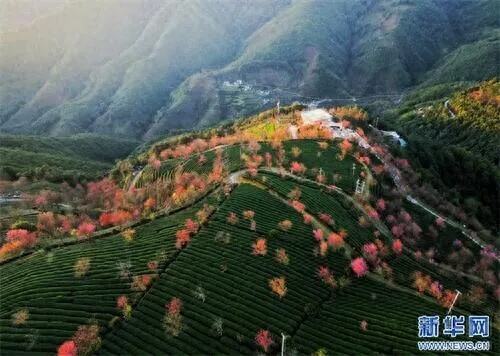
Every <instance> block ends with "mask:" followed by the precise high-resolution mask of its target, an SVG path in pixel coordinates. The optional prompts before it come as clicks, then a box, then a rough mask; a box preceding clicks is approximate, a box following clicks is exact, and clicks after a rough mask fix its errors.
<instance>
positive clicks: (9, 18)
mask: <svg viewBox="0 0 500 356" xmlns="http://www.w3.org/2000/svg"><path fill="white" fill-rule="evenodd" d="M71 1H78V0H0V31H1V32H4V31H14V30H17V29H19V28H21V27H23V26H26V25H28V24H30V23H31V22H32V21H33V20H34V19H36V18H37V17H40V16H45V15H47V14H50V13H52V12H54V11H57V10H59V9H60V8H61V7H62V6H64V4H65V3H68V2H71Z"/></svg>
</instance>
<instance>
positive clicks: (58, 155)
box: [0, 134, 138, 183]
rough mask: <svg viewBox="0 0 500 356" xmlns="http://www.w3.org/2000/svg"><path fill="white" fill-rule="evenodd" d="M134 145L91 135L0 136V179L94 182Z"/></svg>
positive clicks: (122, 140)
mask: <svg viewBox="0 0 500 356" xmlns="http://www.w3.org/2000/svg"><path fill="white" fill-rule="evenodd" d="M137 145H138V142H136V141H133V140H126V139H115V138H112V137H106V136H98V135H92V134H80V135H76V136H71V137H58V138H53V137H50V138H49V137H38V136H11V135H0V155H1V157H2V158H1V159H0V172H1V179H5V180H15V179H17V178H20V177H25V178H29V179H34V180H48V181H50V182H55V183H61V182H63V181H66V182H68V183H70V182H71V183H77V182H82V181H86V180H89V179H95V178H97V177H99V176H101V175H103V174H106V172H107V171H108V170H109V169H110V168H111V167H112V166H113V164H114V163H115V160H117V159H120V158H124V157H126V156H127V155H128V154H130V153H131V152H132V151H133V149H134V148H135V147H136V146H137Z"/></svg>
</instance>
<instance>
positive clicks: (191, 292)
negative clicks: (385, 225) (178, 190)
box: [0, 140, 498, 355]
mask: <svg viewBox="0 0 500 356" xmlns="http://www.w3.org/2000/svg"><path fill="white" fill-rule="evenodd" d="M292 147H300V151H301V152H300V155H299V156H300V157H301V160H302V162H305V163H304V164H306V165H307V167H308V168H311V169H314V168H322V169H325V170H327V171H328V172H339V173H338V174H339V175H340V176H341V178H340V180H338V179H337V180H335V181H334V178H333V174H330V177H329V178H328V179H329V181H327V182H326V183H327V184H333V183H335V184H336V185H337V186H338V187H339V188H341V189H340V190H333V189H328V188H326V185H319V184H317V183H315V182H314V179H315V174H314V173H313V172H314V170H312V171H311V172H309V171H307V172H306V174H305V175H304V176H303V177H297V176H294V177H292V176H284V177H282V176H280V175H279V174H277V173H275V171H272V170H270V169H269V168H262V169H261V170H260V171H259V172H258V173H257V175H255V176H250V175H244V176H243V179H242V180H241V181H240V182H239V183H238V184H236V185H235V187H233V189H232V190H226V193H225V194H224V193H223V190H222V189H217V190H215V192H214V193H212V194H210V195H208V196H207V197H206V198H203V199H202V200H201V201H199V202H198V203H196V204H194V205H193V206H187V207H184V208H181V209H180V210H179V211H177V212H176V213H172V214H171V215H169V216H163V217H159V218H156V219H155V220H153V221H148V222H144V223H140V224H139V225H138V226H137V227H136V228H135V230H136V231H135V236H134V237H133V239H132V240H131V241H126V240H125V239H124V238H123V237H122V235H120V234H118V235H112V236H107V237H101V238H96V239H94V240H88V241H80V242H78V243H74V244H72V245H68V246H62V247H54V248H52V249H50V250H40V251H36V252H34V253H32V254H31V255H27V256H25V257H21V258H19V259H15V260H12V261H10V262H7V263H4V264H2V265H1V266H0V283H1V287H2V303H1V305H0V318H1V319H0V335H1V336H0V337H1V339H0V342H1V350H2V352H3V353H5V354H9V355H10V354H23V353H30V354H53V353H54V352H56V350H57V348H58V347H59V345H61V343H63V342H64V341H65V340H68V339H70V338H71V337H72V336H73V335H74V333H75V331H76V330H77V328H78V327H79V326H81V325H88V324H89V323H97V324H98V325H99V327H100V334H99V335H100V338H101V341H102V342H101V344H100V349H99V350H98V353H99V354H110V355H128V354H131V355H132V354H133V355H138V354H141V355H142V354H154V355H160V354H255V353H258V352H262V351H263V350H262V348H261V347H259V346H258V345H257V344H256V342H255V335H256V333H257V332H258V331H259V330H269V331H270V333H271V335H272V336H273V343H272V344H271V346H270V348H269V349H268V350H267V353H268V354H278V353H279V352H280V346H281V343H280V342H281V339H280V337H281V334H282V333H283V334H284V335H286V336H287V339H286V340H287V341H286V349H287V352H288V353H291V354H293V353H297V354H312V353H314V352H316V351H320V352H323V351H324V352H327V353H328V354H338V353H340V354H353V353H354V354H373V353H381V354H414V353H416V352H417V348H416V342H417V339H418V337H417V318H418V316H420V315H434V314H436V315H444V314H445V313H446V308H444V307H442V306H440V305H439V304H438V303H437V302H436V300H435V299H433V298H431V297H429V296H424V295H420V294H418V293H417V292H416V291H415V289H414V288H413V286H412V284H413V281H412V280H411V278H410V276H411V275H412V274H413V273H414V272H416V271H421V272H423V273H425V274H428V275H429V276H431V277H432V278H433V279H436V280H439V281H440V283H442V284H443V286H444V287H445V288H448V289H451V290H454V289H455V288H460V289H465V288H466V287H467V286H468V285H470V283H471V281H470V280H468V277H466V276H462V277H460V276H455V275H453V273H450V272H449V271H446V270H443V269H441V268H440V267H439V266H436V265H432V264H430V263H429V262H427V261H425V260H424V259H418V258H416V257H415V256H414V254H413V252H412V251H410V250H408V249H405V250H404V251H403V252H402V253H401V254H400V255H397V256H394V255H391V256H390V257H389V258H388V259H387V263H388V265H389V266H390V267H391V268H392V270H393V276H392V277H393V278H392V279H391V280H388V279H383V278H382V277H381V276H380V275H378V274H376V273H374V272H370V273H368V274H367V275H366V276H365V277H362V278H357V277H355V275H354V274H353V272H352V270H351V267H350V263H351V259H352V258H353V257H355V256H358V255H360V253H361V249H362V247H363V245H365V244H367V243H369V242H373V241H374V240H375V239H376V238H377V235H378V238H379V239H380V240H382V241H383V242H384V243H385V244H387V245H389V246H390V244H391V243H392V241H393V238H392V236H391V235H390V233H387V231H382V233H381V234H379V233H378V232H377V231H378V227H377V226H378V225H377V224H371V225H369V226H363V225H360V223H359V221H360V218H362V217H363V218H366V215H365V214H366V213H365V212H364V211H363V210H362V209H361V208H360V204H359V203H358V202H357V201H356V200H355V199H353V198H352V196H351V195H350V194H351V193H352V186H353V184H354V181H353V176H352V165H353V164H354V165H355V169H359V170H361V169H362V168H361V166H360V165H358V164H357V163H354V158H352V157H350V156H348V157H349V158H347V157H346V158H345V159H344V160H339V159H338V158H337V155H338V149H337V147H336V146H335V145H330V146H329V147H328V148H327V149H325V150H323V151H322V153H321V155H318V154H317V152H318V148H317V147H318V143H317V142H316V141H313V140H297V141H293V142H286V144H285V150H289V151H290V150H292ZM244 149H245V148H242V147H240V146H239V145H233V146H226V147H224V148H223V154H222V155H223V159H224V165H225V169H226V170H227V171H228V172H235V171H240V170H241V169H242V168H243V167H244V165H243V163H242V160H241V157H240V151H241V150H244ZM265 152H271V153H273V154H276V152H275V151H274V150H272V149H271V148H270V146H269V145H267V144H262V151H261V152H260V153H261V154H264V153H265ZM204 156H205V159H204V160H202V161H201V162H200V161H199V155H194V156H192V157H190V158H189V159H187V160H185V161H183V162H182V169H183V170H184V171H186V172H197V173H199V174H205V175H206V174H208V173H209V172H210V171H211V169H212V166H213V162H214V160H215V158H216V153H215V151H209V152H206V154H205V155H204ZM179 163H180V161H179V160H167V161H164V162H163V164H162V167H161V168H160V170H159V171H157V172H153V171H143V173H142V174H143V177H141V179H139V180H138V182H137V184H138V186H141V185H144V184H148V181H150V180H151V179H153V180H154V179H158V178H159V177H162V176H165V177H166V176H168V175H170V174H172V173H173V171H174V170H175V169H176V166H177V165H178V164H179ZM288 163H289V161H287V164H288ZM363 169H364V168H363ZM337 178H338V176H337ZM330 179H331V180H330ZM294 189H299V190H300V192H301V196H300V201H301V202H302V203H303V204H304V205H305V212H306V213H308V214H310V215H311V216H313V217H314V220H313V221H312V222H309V223H306V222H305V221H304V216H303V214H302V213H300V212H298V211H296V210H295V209H294V208H293V207H292V205H291V203H290V201H289V199H290V198H289V195H290V193H291V192H292V191H293V190H294ZM204 204H210V205H211V206H213V207H214V211H213V213H212V214H211V215H210V216H209V218H208V220H207V221H205V222H203V223H202V224H201V228H200V229H199V231H198V232H197V233H196V234H195V235H194V236H193V237H192V241H191V242H190V243H189V244H188V245H187V246H186V247H184V248H182V249H178V248H176V246H175V245H176V235H177V233H178V231H179V230H181V229H182V228H183V227H184V224H185V221H186V219H188V218H190V219H193V220H196V219H197V215H196V212H197V211H199V209H200V208H202V207H203V206H204ZM323 213H325V214H330V215H331V217H332V218H333V221H332V222H330V223H329V224H325V223H321V222H320V220H321V219H320V216H321V214H323ZM417 218H418V219H421V220H422V221H427V222H429V220H428V219H429V218H428V217H427V216H425V214H423V215H422V216H418V217H417ZM421 220H419V221H421ZM429 223H430V222H429ZM316 228H321V229H323V230H324V231H326V232H331V231H340V230H345V231H347V236H346V237H345V244H346V245H345V248H341V249H339V250H336V251H329V253H328V254H327V255H326V256H323V255H321V254H320V253H318V248H317V247H318V243H317V241H316V240H315V239H314V237H313V229H316ZM443 234H445V235H446V236H452V233H451V232H450V231H449V230H444V232H443ZM449 238H451V237H446V239H447V240H446V241H449ZM263 241H265V242H263ZM280 256H281V257H280ZM284 256H285V257H286V258H285V257H284ZM82 259H88V261H87V262H88V264H89V265H88V267H89V268H88V271H86V273H84V274H83V276H80V277H78V276H76V275H75V263H77V261H79V260H82ZM152 261H153V262H157V265H155V267H154V269H153V270H152V269H151V266H150V265H151V264H150V263H151V262H152ZM320 267H328V268H329V270H330V271H331V272H332V273H333V277H334V279H335V281H336V282H335V285H336V287H335V288H332V287H331V286H330V285H328V284H327V283H325V282H324V281H323V280H322V279H321V278H320V277H319V275H318V271H319V269H320ZM140 276H150V277H151V278H152V279H151V282H150V283H148V284H147V286H145V287H144V288H139V289H137V288H135V287H134V283H135V282H134V278H136V277H140ZM279 278H282V279H283V281H284V285H283V286H282V287H281V289H276V288H274V289H273V288H271V281H272V280H273V279H279ZM280 293H281V294H280ZM120 296H126V297H127V298H128V301H129V302H130V304H131V307H132V309H131V314H130V315H129V316H126V317H125V316H124V315H123V314H122V310H121V309H120V308H118V307H117V299H118V297H120ZM172 298H179V300H180V301H182V309H181V311H180V315H181V320H182V323H181V327H180V329H179V333H178V335H172V333H169V332H167V331H166V328H165V320H166V319H165V315H166V305H167V304H168V303H169V302H170V301H171V300H172ZM496 306H497V304H496V302H495V301H494V300H487V301H486V302H485V304H484V305H483V306H481V307H480V308H478V309H477V310H476V312H477V311H480V312H484V313H486V314H488V315H493V313H494V312H495V308H496ZM19 310H27V311H28V312H29V318H28V319H27V320H26V321H25V323H23V324H21V325H16V324H15V323H14V322H13V320H14V319H13V317H12V315H13V314H14V313H16V312H17V311H19ZM457 310H458V311H460V313H461V314H465V315H468V314H470V311H468V310H466V309H463V308H461V309H457ZM492 334H493V336H494V337H497V336H498V330H497V329H496V328H492ZM381 338H383V340H384V342H383V343H382V342H380V340H381Z"/></svg>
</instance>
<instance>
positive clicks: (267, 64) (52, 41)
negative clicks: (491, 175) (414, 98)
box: [0, 0, 499, 139]
mask: <svg viewBox="0 0 500 356" xmlns="http://www.w3.org/2000/svg"><path fill="white" fill-rule="evenodd" d="M54 9H55V10H54V11H51V12H47V14H46V15H45V16H38V17H36V16H35V18H34V21H33V22H32V23H31V24H30V25H29V26H22V27H21V28H19V27H15V26H13V27H12V28H11V29H10V31H9V30H8V26H4V32H2V34H1V35H0V53H2V54H1V58H0V82H1V84H0V107H1V109H0V129H1V130H2V131H4V132H11V133H29V134H48V135H68V134H74V133H81V132H93V133H100V134H108V135H109V134H111V135H118V136H128V137H134V138H146V139H148V138H153V137H157V136H161V135H162V134H164V133H167V132H169V131H170V130H172V129H190V128H193V127H201V126H207V125H210V124H213V123H215V122H218V121H221V120H225V119H232V118H234V117H241V116H246V115H248V114H251V113H255V112H258V111H259V110H261V109H262V108H266V107H270V106H273V105H275V103H276V100H277V99H278V98H279V99H280V100H281V101H283V102H292V101H295V100H298V101H312V100H315V99H319V98H333V99H343V101H346V100H350V99H351V98H353V97H357V98H359V100H360V101H363V100H370V98H375V97H374V96H375V95H378V96H379V98H386V99H390V100H398V99H400V98H401V94H403V93H404V92H405V91H406V90H407V89H408V88H410V87H413V86H415V85H424V86H426V85H435V84H438V83H449V82H455V81H461V80H470V81H474V80H481V79H487V78H490V77H492V76H494V75H496V74H497V71H498V69H497V63H498V50H497V48H498V40H499V32H498V31H499V28H498V21H497V18H496V14H497V11H496V10H497V4H496V2H495V1H494V0H492V1H487V0H486V1H440V0H439V1H438V0H422V1H409V0H383V1H375V0H362V1H347V0H345V1H343V0H339V1H326V0H319V1H310V0H294V1H292V0H273V1H264V0H259V1H257V2H255V1H242V2H235V1H232V0H214V1H210V2H207V1H202V0H185V1H175V0H171V1H170V0H138V1H133V2H130V3H127V6H123V4H122V3H121V2H120V1H118V0H109V1H106V2H102V1H98V0H87V1H78V0H76V1H70V2H67V3H64V4H62V5H61V4H60V3H58V5H57V6H54ZM5 28H7V30H6V29H5ZM479 58H480V59H481V61H482V62H483V61H484V65H481V66H478V65H477V60H478V59H479ZM367 97H368V98H367Z"/></svg>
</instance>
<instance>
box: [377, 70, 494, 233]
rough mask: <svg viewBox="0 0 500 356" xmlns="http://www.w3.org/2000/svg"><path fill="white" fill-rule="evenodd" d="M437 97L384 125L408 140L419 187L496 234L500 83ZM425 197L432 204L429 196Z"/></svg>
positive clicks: (403, 111)
mask: <svg viewBox="0 0 500 356" xmlns="http://www.w3.org/2000/svg"><path fill="white" fill-rule="evenodd" d="M417 97H418V95H417ZM438 97H439V99H437V100H436V99H435V98H434V100H430V101H427V102H425V101H424V102H419V103H415V102H413V103H410V104H409V105H408V106H406V107H404V108H403V109H401V110H398V111H397V112H394V113H393V114H392V116H391V117H389V118H387V121H386V123H387V124H389V126H390V127H392V128H395V129H397V130H400V131H401V132H402V133H403V134H404V135H405V136H406V137H407V139H408V141H409V142H408V143H409V144H408V153H409V157H410V158H411V161H412V164H413V166H414V167H418V170H419V172H420V173H421V175H422V177H421V180H422V181H423V182H426V183H430V184H431V185H432V186H433V187H434V188H435V189H437V190H440V191H444V192H446V193H447V194H446V196H447V198H448V199H449V200H450V201H451V202H453V203H455V204H457V205H460V206H463V207H465V211H466V212H467V213H468V214H471V215H475V216H477V217H478V218H479V220H480V221H481V222H483V223H484V224H485V225H486V226H488V227H490V228H492V229H493V231H494V232H498V229H499V228H500V225H499V223H500V219H499V216H500V206H499V194H500V193H499V191H500V187H499V184H500V168H499V162H500V146H499V142H500V83H499V82H498V80H496V79H494V80H491V81H488V82H484V83H482V84H480V85H478V86H476V87H473V88H471V89H467V90H463V91H458V92H455V93H452V94H451V95H449V96H441V95H439V94H438ZM425 195H426V196H427V198H428V199H429V200H431V201H432V200H433V197H432V192H430V191H429V192H426V194H425ZM434 199H435V198H434ZM434 203H436V204H444V202H441V203H440V202H434Z"/></svg>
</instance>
